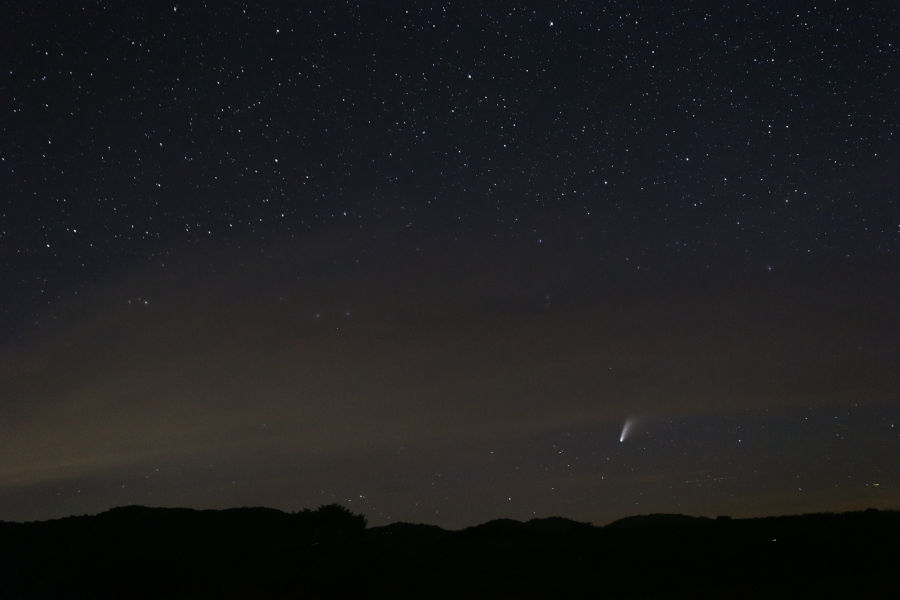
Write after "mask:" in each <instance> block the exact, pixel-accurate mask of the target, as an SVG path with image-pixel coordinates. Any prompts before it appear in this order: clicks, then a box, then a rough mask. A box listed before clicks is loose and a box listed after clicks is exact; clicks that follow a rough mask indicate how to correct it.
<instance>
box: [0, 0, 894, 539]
mask: <svg viewBox="0 0 900 600" xmlns="http://www.w3.org/2000/svg"><path fill="white" fill-rule="evenodd" d="M145 4H146V5H145ZM788 7H789V9H788ZM898 25H900V10H898V9H897V5H896V3H895V2H893V1H884V2H871V3H869V2H866V3H858V2H832V1H828V0H820V1H819V2H817V3H791V4H784V3H780V2H765V3H764V2H756V3H749V4H746V5H745V4H743V3H742V4H733V3H720V2H708V3H704V2H660V3H635V2H630V1H629V2H625V1H623V2H567V3H555V2H550V1H546V2H543V1H542V2H531V3H527V5H526V4H522V3H512V2H509V3H500V2H485V1H471V2H460V1H453V2H450V1H446V2H443V3H438V2H361V3H356V2H349V3H346V2H330V1H329V2H301V3H296V4H294V3H288V2H278V3H276V2H272V3H268V4H260V3H236V2H218V1H216V2H213V1H210V2H208V3H197V2H184V3H182V2H177V3H164V2H151V3H134V2H118V1H103V2H83V3H75V2H32V1H25V0H22V1H12V2H5V3H4V4H3V7H2V8H0V63H2V66H3V69H2V77H3V82H2V84H0V94H2V96H0V97H2V115H0V520H30V519H46V518H54V517H60V516H65V515H70V514H83V513H95V512H99V511H102V510H105V509H107V508H110V507H112V506H117V505H125V504H145V505H153V506H190V507H196V508H224V507H232V506H244V505H264V506H271V507H275V508H280V509H283V510H299V509H301V508H304V507H315V506H318V505H321V504H329V503H332V502H338V503H341V504H343V505H345V506H346V507H348V508H349V509H350V510H352V511H354V512H361V513H364V514H365V515H366V516H367V517H368V518H369V522H370V523H372V524H383V523H386V522H391V521H398V520H403V521H417V522H428V523H435V524H438V525H442V526H446V527H462V526H466V525H472V524H475V523H478V522H482V521H486V520H488V519H492V518H497V517H511V518H516V519H529V518H532V517H545V516H551V515H559V516H565V517H570V518H574V519H578V520H582V521H590V522H594V523H598V524H603V523H607V522H609V521H611V520H614V519H616V518H619V517H624V516H628V515H632V514H641V513H651V512H679V513H687V514H694V515H708V516H715V515H719V514H730V515H733V516H751V515H767V514H784V513H800V512H815V511H840V510H849V509H862V508H867V507H882V508H898V507H900V360H898V356H900V351H898V340H900V301H898V298H900V255H898V253H900V230H898V224H900V202H898V200H900V145H898V139H897V137H898V120H900V119H898V117H900V110H898V100H897V99H898V97H900V77H898V72H897V66H898V57H900V50H898V37H900V36H898V34H900V26H898ZM623 432H624V433H625V435H624V438H623ZM620 440H621V441H620Z"/></svg>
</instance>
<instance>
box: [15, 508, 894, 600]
mask: <svg viewBox="0 0 900 600" xmlns="http://www.w3.org/2000/svg"><path fill="white" fill-rule="evenodd" d="M898 556H900V512H897V511H877V510H868V511H863V512H851V513H843V514H813V515H801V516H786V517H767V518H759V519H730V518H725V517H720V518H718V519H709V518H702V517H687V516H684V515H646V516H637V517H629V518H626V519H622V520H619V521H616V522H614V523H611V524H609V525H607V526H605V527H595V526H592V525H590V524H586V523H579V522H575V521H571V520H568V519H563V518H556V517H555V518H549V519H534V520H531V521H528V522H520V521H514V520H510V519H498V520H494V521H490V522H487V523H484V524H481V525H477V526H474V527H469V528H466V529H463V530H459V531H448V530H444V529H441V528H440V527H436V526H433V525H417V524H409V523H394V524H392V525H387V526H383V527H371V528H367V527H366V519H365V517H363V516H362V515H357V514H353V513H351V512H350V511H348V510H347V509H345V508H344V507H341V506H338V505H328V506H322V507H319V508H318V509H316V510H312V511H311V510H303V511H300V512H296V513H285V512H281V511H278V510H273V509H267V508H236V509H229V510H219V511H214V510H192V509H182V508H148V507H142V506H127V507H121V508H115V509H112V510H109V511H107V512H104V513H101V514H98V515H94V516H76V517H67V518H64V519H57V520H52V521H41V522H31V523H10V522H0V598H4V599H26V598H249V597H252V598H345V597H351V596H356V597H366V598H382V597H384V598H388V597H390V598H458V597H467V598H473V597H474V598H497V597H509V598H512V597H516V598H521V597H574V596H580V597H589V598H624V597H627V598H672V597H675V598H697V597H709V598H718V597H729V598H751V597H763V596H765V597H785V598H786V597H793V598H796V597H804V598H808V597H840V596H844V597H858V596H860V595H861V594H863V593H867V592H878V593H886V592H887V593H890V592H893V596H897V594H898V592H900V584H898V578H897V577H896V575H895V574H894V569H895V562H896V560H897V557H898Z"/></svg>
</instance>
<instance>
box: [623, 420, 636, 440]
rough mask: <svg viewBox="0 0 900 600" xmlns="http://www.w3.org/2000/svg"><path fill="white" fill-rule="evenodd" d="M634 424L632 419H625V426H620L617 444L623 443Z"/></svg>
mask: <svg viewBox="0 0 900 600" xmlns="http://www.w3.org/2000/svg"><path fill="white" fill-rule="evenodd" d="M633 424H634V419H625V424H624V425H622V433H621V434H620V435H619V442H620V443H621V442H624V441H625V438H626V437H628V434H629V432H631V426H632V425H633Z"/></svg>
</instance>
